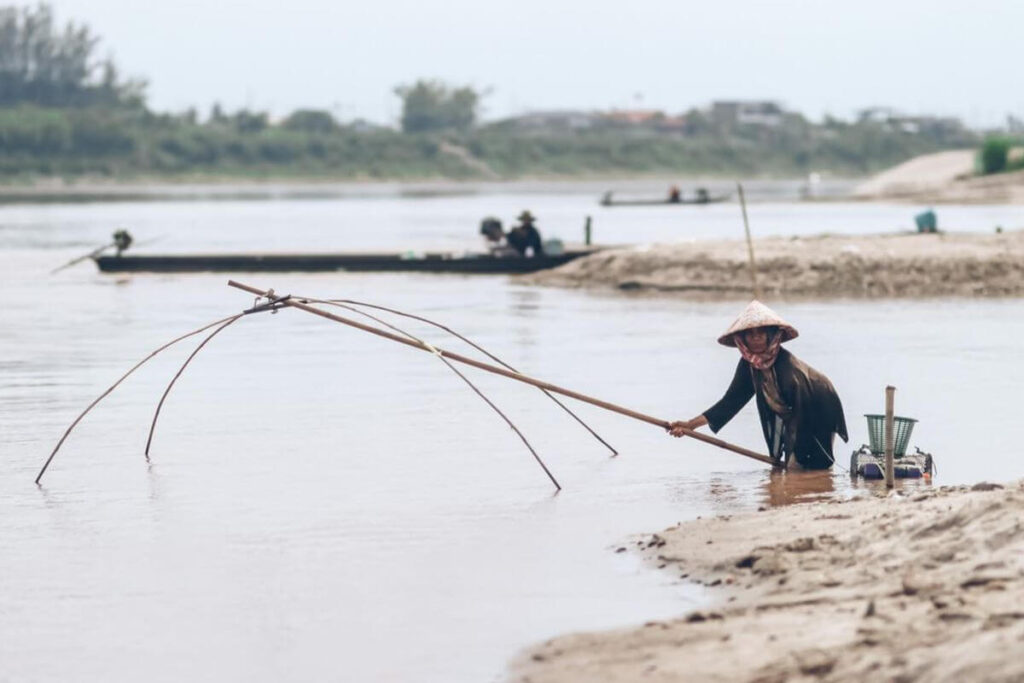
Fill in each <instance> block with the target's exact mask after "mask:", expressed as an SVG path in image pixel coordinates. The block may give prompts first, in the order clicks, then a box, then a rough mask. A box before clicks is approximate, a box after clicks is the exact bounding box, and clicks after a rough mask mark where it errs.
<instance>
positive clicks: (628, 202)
mask: <svg viewBox="0 0 1024 683" xmlns="http://www.w3.org/2000/svg"><path fill="white" fill-rule="evenodd" d="M727 199H729V195H717V196H714V197H708V198H707V199H680V200H679V201H676V202H670V201H669V200H667V199H613V200H611V201H607V200H601V206H609V207H611V206H701V205H703V204H718V203H720V202H724V201H726V200H727Z"/></svg>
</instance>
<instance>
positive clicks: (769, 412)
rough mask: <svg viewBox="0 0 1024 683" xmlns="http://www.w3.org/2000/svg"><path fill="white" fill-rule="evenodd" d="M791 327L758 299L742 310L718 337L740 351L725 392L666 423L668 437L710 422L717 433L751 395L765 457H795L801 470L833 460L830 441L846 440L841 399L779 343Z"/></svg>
mask: <svg viewBox="0 0 1024 683" xmlns="http://www.w3.org/2000/svg"><path fill="white" fill-rule="evenodd" d="M797 334H798V333H797V331H796V328H794V327H793V326H792V325H790V324H789V323H787V322H786V321H785V320H783V319H782V318H781V317H779V315H778V314H777V313H775V311H773V310H771V309H770V308H768V307H767V306H765V305H764V304H762V303H761V302H760V301H752V302H751V303H750V305H749V306H747V308H746V310H745V311H743V313H741V314H740V316H739V317H738V318H737V319H736V320H735V322H733V324H732V326H730V327H729V329H728V330H726V332H725V334H723V335H722V336H721V337H719V338H718V343H719V344H722V345H723V346H733V347H736V348H737V349H738V350H739V352H740V360H739V364H738V365H737V366H736V374H735V375H734V376H733V379H732V383H731V384H730V385H729V388H728V390H726V392H725V396H723V397H722V399H721V400H720V401H719V402H718V403H716V404H715V405H713V406H711V407H710V408H708V409H707V410H705V411H704V412H703V413H702V414H700V415H698V416H697V417H695V418H693V419H692V420H680V421H676V422H673V423H672V424H671V425H669V428H668V431H669V433H670V434H671V435H672V436H675V437H680V436H685V435H686V430H691V431H692V430H694V429H698V428H700V427H703V426H704V425H710V427H711V431H713V432H718V430H719V429H721V428H722V427H724V426H725V424H726V423H727V422H729V420H731V419H732V418H733V417H734V416H735V415H736V413H738V412H739V411H740V409H741V408H742V407H743V406H744V405H746V404H747V402H748V401H750V399H751V398H756V399H757V412H758V415H759V416H760V418H761V430H762V432H763V433H764V440H765V444H766V445H767V446H768V451H769V453H770V455H771V457H772V458H773V459H774V460H776V461H778V462H779V463H780V464H784V465H785V464H790V461H791V460H792V461H795V462H796V464H797V466H798V467H801V468H804V469H827V468H829V467H831V466H832V463H834V462H835V456H834V455H833V453H832V444H833V441H834V440H835V435H836V434H838V435H839V436H840V437H841V438H842V439H843V441H846V440H847V434H846V419H845V418H844V417H843V404H842V403H841V402H840V401H839V395H838V394H837V393H836V390H835V388H834V387H833V386H832V383H831V382H830V381H829V379H828V377H826V376H825V375H823V374H822V373H820V372H818V371H817V370H815V369H814V368H812V367H811V366H809V365H807V364H806V363H804V362H803V361H801V360H800V359H799V358H797V357H796V356H794V355H793V354H791V353H790V352H789V351H787V350H786V349H784V348H782V346H781V345H782V343H783V342H787V341H789V340H791V339H795V338H796V337H797Z"/></svg>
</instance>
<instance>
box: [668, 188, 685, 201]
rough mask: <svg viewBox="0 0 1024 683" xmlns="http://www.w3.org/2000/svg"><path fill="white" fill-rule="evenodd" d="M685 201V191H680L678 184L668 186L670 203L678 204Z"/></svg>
mask: <svg viewBox="0 0 1024 683" xmlns="http://www.w3.org/2000/svg"><path fill="white" fill-rule="evenodd" d="M681 201H683V193H682V192H680V191H679V186H678V185H673V186H672V187H670V188H668V202H669V204H678V203H679V202H681Z"/></svg>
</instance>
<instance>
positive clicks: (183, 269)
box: [93, 248, 596, 274]
mask: <svg viewBox="0 0 1024 683" xmlns="http://www.w3.org/2000/svg"><path fill="white" fill-rule="evenodd" d="M594 251H596V249H594V248H590V249H577V250H571V251H570V250H567V251H565V252H563V253H561V254H552V255H545V256H529V257H527V256H495V255H492V254H487V253H479V254H457V253H446V252H433V253H422V254H415V253H409V254H402V253H397V252H396V253H377V254H372V253H367V254H358V253H348V254H329V253H325V254H187V255H186V254H181V255H167V256H158V255H154V256H128V255H124V254H122V255H120V256H96V257H94V258H93V260H94V261H96V265H97V266H99V269H100V270H101V271H103V272H105V273H121V272H149V273H195V272H261V271H274V272H285V271H339V270H340V271H351V272H409V273H492V274H515V273H532V272H535V271H538V270H544V269H546V268H554V267H556V266H560V265H562V264H563V263H568V262H569V261H572V260H574V259H578V258H580V257H581V256H586V255H587V254H592V253H594Z"/></svg>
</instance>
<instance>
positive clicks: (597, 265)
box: [524, 230, 1024, 298]
mask: <svg viewBox="0 0 1024 683" xmlns="http://www.w3.org/2000/svg"><path fill="white" fill-rule="evenodd" d="M754 249H755V251H756V255H757V264H758V269H757V272H758V280H759V283H760V285H761V288H762V290H763V291H764V292H765V293H767V294H773V295H777V296H792V297H801V296H807V297H869V298H871V297H923V296H1024V231H1019V230H1015V231H1009V232H1004V233H1001V234H995V233H993V234H986V235H979V234H955V233H939V234H917V233H906V234H893V235H851V236H836V235H822V236H813V237H775V238H764V239H759V240H756V241H755V243H754ZM524 281H525V282H530V283H533V284H541V285H551V286H562V287H598V288H613V289H619V290H630V291H632V290H640V291H650V292H672V293H677V294H685V295H695V296H709V295H711V296H725V297H738V298H746V297H749V296H750V292H751V284H750V271H749V267H748V261H747V247H746V243H745V242H743V241H741V240H718V241H706V242H705V241H701V242H693V243H689V244H672V245H648V246H644V247H635V248H624V249H612V250H607V251H602V252H600V253H597V254H595V255H593V256H588V257H586V258H582V259H578V260H576V261H572V262H571V263H568V264H566V265H564V266H562V267H560V268H556V269H554V270H550V271H545V272H541V273H537V274H534V275H530V276H528V277H526V278H524Z"/></svg>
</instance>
